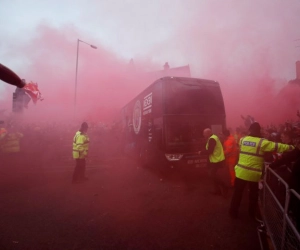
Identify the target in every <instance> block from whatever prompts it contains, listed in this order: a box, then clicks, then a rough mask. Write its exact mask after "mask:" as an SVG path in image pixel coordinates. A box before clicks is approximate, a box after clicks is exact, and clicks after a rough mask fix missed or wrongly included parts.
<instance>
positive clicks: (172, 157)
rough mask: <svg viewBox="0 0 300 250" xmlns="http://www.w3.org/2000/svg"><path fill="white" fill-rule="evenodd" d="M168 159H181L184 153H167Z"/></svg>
mask: <svg viewBox="0 0 300 250" xmlns="http://www.w3.org/2000/svg"><path fill="white" fill-rule="evenodd" d="M165 156H166V158H167V160H168V161H179V160H180V159H181V158H182V156H183V155H182V154H165Z"/></svg>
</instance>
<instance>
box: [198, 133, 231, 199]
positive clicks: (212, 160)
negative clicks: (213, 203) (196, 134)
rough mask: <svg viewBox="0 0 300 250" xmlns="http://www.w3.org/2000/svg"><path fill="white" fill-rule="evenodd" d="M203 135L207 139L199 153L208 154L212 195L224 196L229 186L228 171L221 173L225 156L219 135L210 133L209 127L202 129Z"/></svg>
mask: <svg viewBox="0 0 300 250" xmlns="http://www.w3.org/2000/svg"><path fill="white" fill-rule="evenodd" d="M203 136H204V138H205V139H206V140H207V142H206V147H205V151H204V152H200V153H201V154H204V155H207V156H208V168H209V172H210V175H211V178H212V182H213V188H214V190H213V191H212V192H211V193H212V194H214V195H223V196H226V195H227V193H228V188H229V173H228V171H226V173H225V174H224V173H223V171H222V170H223V169H225V156H224V151H223V146H222V143H221V141H220V139H219V137H218V136H217V135H215V134H213V133H212V131H211V129H210V128H206V129H204V131H203Z"/></svg>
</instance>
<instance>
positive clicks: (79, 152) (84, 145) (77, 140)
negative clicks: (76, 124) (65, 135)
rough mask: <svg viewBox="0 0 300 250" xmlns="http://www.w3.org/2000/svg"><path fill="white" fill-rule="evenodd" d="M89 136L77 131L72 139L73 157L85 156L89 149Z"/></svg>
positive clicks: (82, 157)
mask: <svg viewBox="0 0 300 250" xmlns="http://www.w3.org/2000/svg"><path fill="white" fill-rule="evenodd" d="M89 142H90V139H89V137H88V136H87V135H86V134H84V133H82V132H81V131H77V132H76V134H75V136H74V139H73V158H74V159H84V158H86V156H87V154H88V150H89Z"/></svg>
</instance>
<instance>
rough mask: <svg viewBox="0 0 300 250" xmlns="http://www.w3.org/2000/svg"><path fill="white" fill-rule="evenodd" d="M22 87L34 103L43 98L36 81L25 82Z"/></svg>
mask: <svg viewBox="0 0 300 250" xmlns="http://www.w3.org/2000/svg"><path fill="white" fill-rule="evenodd" d="M23 89H24V90H25V91H26V93H27V94H28V95H29V96H30V97H31V99H32V101H33V103H34V104H36V102H37V101H38V100H40V101H43V100H44V98H43V97H42V94H41V92H40V90H39V88H38V84H37V83H34V82H30V83H27V84H26V85H25V86H24V88H23Z"/></svg>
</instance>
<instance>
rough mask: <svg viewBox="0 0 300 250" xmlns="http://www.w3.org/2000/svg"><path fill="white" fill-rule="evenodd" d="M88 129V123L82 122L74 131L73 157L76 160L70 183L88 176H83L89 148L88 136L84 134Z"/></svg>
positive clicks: (80, 180)
mask: <svg viewBox="0 0 300 250" xmlns="http://www.w3.org/2000/svg"><path fill="white" fill-rule="evenodd" d="M87 131H88V124H87V123H86V122H83V123H82V124H81V127H80V129H79V131H77V132H76V134H75V136H74V139H73V158H74V159H75V161H76V165H75V169H74V173H73V179H72V183H80V182H83V181H85V180H87V179H88V178H86V177H85V165H86V161H85V159H86V157H87V155H88V150H89V142H90V140H89V137H88V135H87V134H86V133H87Z"/></svg>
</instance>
